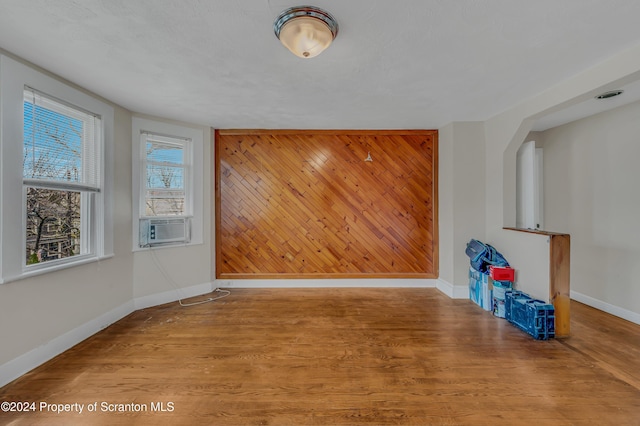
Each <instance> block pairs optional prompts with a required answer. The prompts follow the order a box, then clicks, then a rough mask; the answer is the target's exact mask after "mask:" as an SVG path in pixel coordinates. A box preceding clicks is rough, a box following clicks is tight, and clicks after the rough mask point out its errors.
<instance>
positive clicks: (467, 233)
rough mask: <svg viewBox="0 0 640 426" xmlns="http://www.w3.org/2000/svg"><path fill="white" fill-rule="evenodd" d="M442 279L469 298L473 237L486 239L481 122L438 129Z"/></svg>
mask: <svg viewBox="0 0 640 426" xmlns="http://www.w3.org/2000/svg"><path fill="white" fill-rule="evenodd" d="M438 155H439V156H438V206H439V210H438V222H439V232H438V239H439V241H440V246H439V248H440V251H439V257H440V268H439V270H440V279H441V280H443V281H445V282H447V283H449V284H451V285H453V286H454V287H455V288H456V289H458V292H457V294H454V296H456V297H468V282H469V279H468V273H469V258H468V257H467V256H466V255H465V248H466V244H467V242H469V240H470V239H471V238H475V239H479V240H484V238H485V228H484V224H485V208H484V199H485V186H484V179H485V175H486V173H485V162H484V155H485V140H484V125H483V123H480V122H464V123H461V122H459V123H451V124H449V125H447V126H445V127H443V128H442V129H440V130H439V131H438Z"/></svg>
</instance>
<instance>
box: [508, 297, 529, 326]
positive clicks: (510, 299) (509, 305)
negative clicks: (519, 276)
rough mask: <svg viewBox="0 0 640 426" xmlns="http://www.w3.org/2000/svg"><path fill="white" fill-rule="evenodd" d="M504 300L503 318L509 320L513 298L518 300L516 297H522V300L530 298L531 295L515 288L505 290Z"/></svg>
mask: <svg viewBox="0 0 640 426" xmlns="http://www.w3.org/2000/svg"><path fill="white" fill-rule="evenodd" d="M504 295H505V297H504V299H505V302H504V305H505V306H504V309H505V319H506V320H507V321H509V322H512V321H511V318H512V312H513V309H512V307H511V306H512V305H513V302H514V300H518V299H522V300H531V296H529V295H528V294H527V293H524V292H522V291H517V290H507V291H506V292H505V294H504Z"/></svg>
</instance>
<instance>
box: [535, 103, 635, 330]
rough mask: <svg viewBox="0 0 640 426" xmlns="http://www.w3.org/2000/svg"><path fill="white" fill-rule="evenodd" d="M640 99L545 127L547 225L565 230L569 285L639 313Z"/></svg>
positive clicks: (602, 300) (606, 301) (579, 291)
mask: <svg viewBox="0 0 640 426" xmlns="http://www.w3.org/2000/svg"><path fill="white" fill-rule="evenodd" d="M638 117H640V102H637V103H633V104H631V105H627V106H623V107H619V108H616V109H614V110H612V111H608V112H605V113H601V114H598V115H595V116H592V117H590V118H586V119H582V120H578V121H575V122H573V123H569V124H567V125H564V126H560V127H557V128H554V129H550V130H548V131H546V132H543V133H542V134H541V135H540V138H541V142H542V145H543V147H544V156H545V158H544V162H545V168H544V179H545V180H544V186H545V191H548V192H546V193H545V195H546V199H545V217H546V223H547V227H548V228H550V229H562V230H563V231H566V232H568V233H570V234H571V278H572V279H571V284H572V286H571V288H572V292H573V293H574V296H575V293H578V295H577V298H580V296H586V297H588V298H591V299H595V300H597V301H600V302H604V303H606V304H609V305H612V306H617V307H620V308H622V309H624V310H628V311H630V312H632V313H635V314H636V315H638V318H640V239H639V237H640V188H639V187H638V185H639V184H640V167H638V159H640V120H638Z"/></svg>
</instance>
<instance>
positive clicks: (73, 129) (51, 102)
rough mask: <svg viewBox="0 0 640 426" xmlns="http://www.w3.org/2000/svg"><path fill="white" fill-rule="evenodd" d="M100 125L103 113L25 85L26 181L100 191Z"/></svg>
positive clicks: (24, 156)
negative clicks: (71, 103) (84, 108)
mask: <svg viewBox="0 0 640 426" xmlns="http://www.w3.org/2000/svg"><path fill="white" fill-rule="evenodd" d="M100 128H101V120H100V117H98V116H96V115H94V114H91V113H88V112H85V111H82V110H81V109H78V108H77V107H71V106H69V105H66V104H65V103H64V102H61V101H58V100H56V99H54V98H52V97H49V96H47V95H44V94H42V93H40V92H38V91H36V90H35V89H32V88H30V87H25V90H24V142H23V146H24V154H23V180H24V183H25V184H26V185H31V186H38V187H43V188H50V189H75V190H84V191H95V192H97V191H100V146H101V141H100V140H99V138H100V135H101V134H102V132H101V131H100Z"/></svg>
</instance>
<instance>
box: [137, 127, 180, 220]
mask: <svg viewBox="0 0 640 426" xmlns="http://www.w3.org/2000/svg"><path fill="white" fill-rule="evenodd" d="M140 138H141V143H140V146H141V148H142V150H143V153H142V161H143V163H144V164H143V166H142V171H143V181H144V182H143V185H144V197H140V202H141V203H142V204H143V205H142V206H140V207H141V208H140V211H141V213H142V216H144V217H163V216H191V211H192V207H191V199H190V197H189V196H188V194H189V188H188V185H189V183H190V181H191V178H190V177H191V164H190V163H191V145H192V141H191V139H188V138H178V137H173V136H163V135H157V134H154V133H149V132H146V131H145V132H143V133H142V134H141V135H140Z"/></svg>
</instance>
